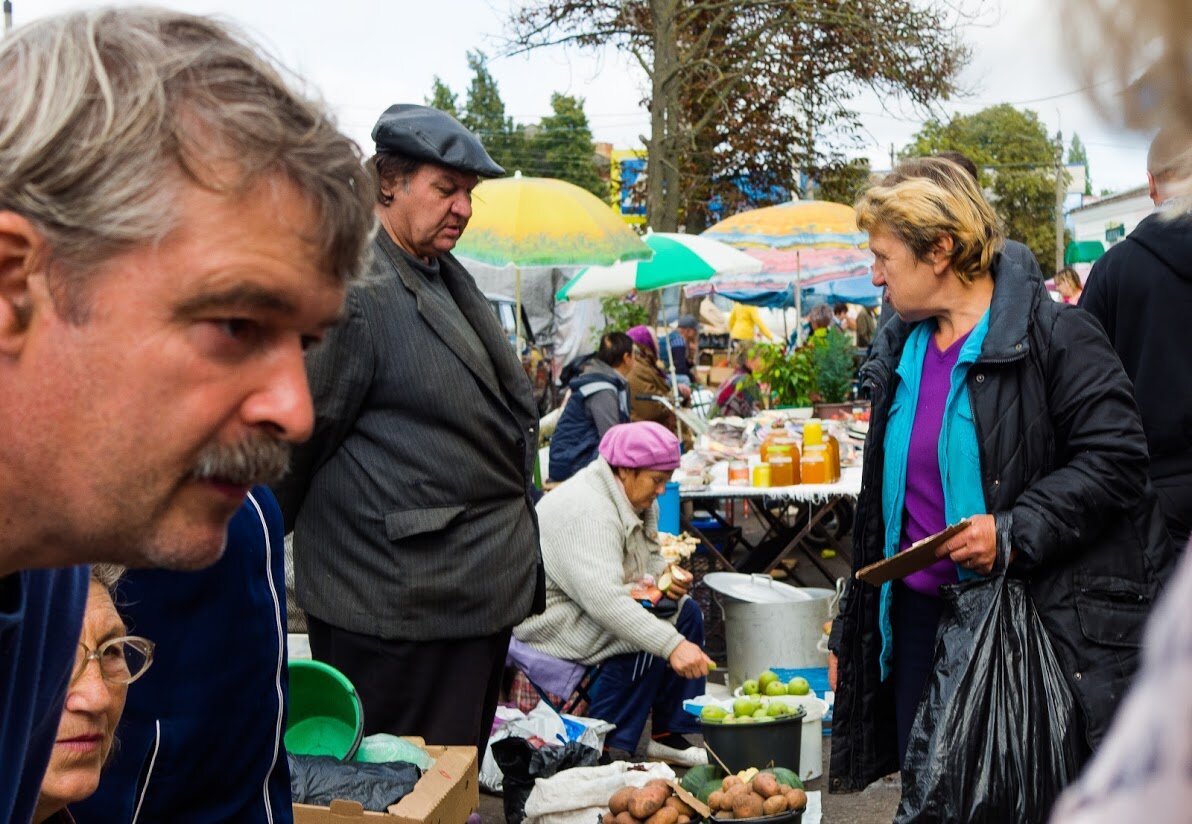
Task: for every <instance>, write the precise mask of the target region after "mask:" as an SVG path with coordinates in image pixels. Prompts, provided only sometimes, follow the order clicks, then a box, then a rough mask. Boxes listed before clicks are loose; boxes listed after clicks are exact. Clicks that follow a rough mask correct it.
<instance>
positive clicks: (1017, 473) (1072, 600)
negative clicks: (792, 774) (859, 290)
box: [829, 255, 1174, 792]
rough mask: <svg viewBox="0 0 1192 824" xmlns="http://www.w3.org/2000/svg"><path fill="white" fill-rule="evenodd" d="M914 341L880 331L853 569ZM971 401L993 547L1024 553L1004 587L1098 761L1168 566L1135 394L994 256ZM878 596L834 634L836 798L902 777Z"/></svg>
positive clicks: (1081, 330)
mask: <svg viewBox="0 0 1192 824" xmlns="http://www.w3.org/2000/svg"><path fill="white" fill-rule="evenodd" d="M911 328H912V326H911V325H910V324H907V323H904V322H903V321H901V320H899V319H895V320H894V321H892V322H890V323H888V324H887V325H886V326H884V327H883V328H882V330H881V332H880V333H879V335H878V338H877V340H876V341H875V342H874V351H873V356H872V358H871V359H870V361H869V362H868V363H867V364H866V366H865V368H864V370H863V375H864V379H865V384H866V385H867V386H868V387H869V389H870V392H871V397H872V401H873V418H872V421H871V423H870V429H869V437H868V441H867V443H866V451H865V466H864V469H863V481H862V492H861V497H860V500H859V501H858V505H857V520H856V527H855V529H854V532H853V552H854V558H853V563H854V568H855V569H859V568H860V567H862V566H865V565H866V564H869V563H872V562H874V561H877V560H880V559H881V558H882V554H883V550H882V543H883V539H884V533H885V530H884V527H883V522H882V512H881V499H882V495H881V483H882V463H883V452H882V446H881V445H882V443H883V440H884V438H885V430H886V420H887V416H888V414H889V411H890V404H891V401H892V400H893V397H894V382H895V380H896V377H895V369H896V367H897V366H898V361H899V358H900V357H901V355H902V349H903V346H904V344H905V342H906V339H907V336H908V335H909V333H910V330H911ZM968 389H969V395H970V399H971V403H972V409H973V419H974V424H975V427H976V430H977V437H978V441H979V444H980V461H981V477H982V479H983V482H984V487H985V489H984V491H985V499H986V501H987V502H988V504H989V511H990V512H991V513H993V514H994V515H995V517H996V518H997V519H998V522H999V535H1004V534H1005V531H1004V528H1005V527H1008V529H1009V532H1008V534H1009V539H1010V542H1011V546H1012V547H1013V548H1014V549H1017V550H1018V557H1017V560H1016V561H1015V563H1014V564H1013V565H1012V566H1011V574H1016V575H1021V576H1024V577H1026V578H1027V579H1028V580H1029V581H1030V583H1031V594H1032V596H1033V598H1034V601H1035V605H1036V607H1037V609H1038V612H1039V615H1040V616H1041V618H1042V621H1043V623H1044V625H1045V627H1046V629H1047V631H1048V634H1049V636H1050V637H1051V640H1052V642H1053V644H1054V646H1055V649H1056V652H1057V654H1058V655H1059V657H1060V661H1061V664H1062V666H1063V668H1064V671H1065V672H1066V673H1067V675H1068V682H1069V684H1070V685H1071V687H1072V689H1073V692H1074V693H1075V695H1076V699H1077V702H1078V704H1079V706H1080V708H1081V710H1082V713H1083V715H1084V732H1085V738H1086V741H1087V742H1088V744H1089V746H1090V747H1092V746H1094V745H1095V744H1096V743H1097V742H1098V741H1099V740H1100V738H1101V737H1102V736H1103V735H1104V733H1105V731H1106V728H1107V726H1108V724H1109V721H1110V719H1111V717H1112V715H1113V712H1114V709H1115V708H1116V707H1117V704H1118V702H1119V701H1120V699H1121V697H1122V694H1123V692H1124V691H1125V689H1126V686H1127V682H1128V680H1129V678H1130V676H1131V674H1132V673H1133V671H1134V668H1135V665H1136V662H1137V658H1138V651H1139V650H1138V647H1139V640H1140V637H1141V634H1142V628H1143V624H1144V622H1145V619H1146V616H1147V613H1148V612H1149V610H1150V606H1151V603H1152V602H1153V600H1154V598H1155V596H1156V594H1157V593H1158V590H1159V588H1160V586H1161V584H1162V582H1163V581H1165V580H1166V578H1167V577H1168V575H1169V573H1170V571H1171V566H1172V561H1173V559H1174V549H1173V547H1172V545H1171V542H1170V540H1169V539H1168V537H1167V533H1166V531H1165V529H1164V526H1163V519H1162V516H1161V515H1160V514H1159V510H1158V508H1157V504H1156V501H1155V496H1154V492H1153V491H1152V490H1151V488H1150V485H1149V482H1148V481H1147V451H1146V440H1145V438H1144V436H1143V432H1142V424H1141V422H1140V420H1139V416H1138V409H1137V407H1136V406H1135V404H1134V399H1133V396H1132V393H1131V390H1130V382H1129V380H1128V379H1127V378H1126V375H1125V373H1124V372H1123V370H1122V365H1121V362H1120V361H1119V360H1118V358H1117V356H1116V355H1115V354H1114V352H1113V349H1112V348H1111V347H1110V346H1109V342H1108V341H1107V340H1106V338H1105V335H1104V333H1103V332H1102V331H1101V329H1100V327H1099V326H1098V325H1097V323H1096V321H1094V320H1093V319H1092V318H1091V317H1090V316H1089V315H1088V314H1087V313H1086V312H1084V311H1083V310H1081V309H1077V308H1075V307H1071V306H1063V305H1061V304H1058V303H1055V302H1054V301H1052V300H1051V299H1050V298H1049V297H1047V294H1046V292H1045V291H1044V290H1043V286H1042V282H1041V281H1040V279H1039V277H1038V276H1037V275H1034V274H1032V273H1028V272H1027V271H1026V270H1024V269H1023V268H1022V267H1020V266H1019V265H1018V264H1017V263H1015V262H1013V261H1009V260H1008V259H1007V258H1005V257H1003V256H1000V255H999V256H998V258H997V261H996V262H995V264H994V293H993V301H992V304H991V306H990V318H989V332H988V334H987V336H986V338H985V341H984V344H983V345H982V348H981V355H980V357H979V359H978V360H977V362H976V363H975V364H974V365H973V366H972V368H971V369H970V370H969V373H968ZM879 593H880V590H879V589H878V588H877V587H873V586H869V585H867V584H860V583H858V582H856V581H853V582H851V586H850V587H849V590H848V592H847V593H846V596H845V599H844V600H843V601H842V604H841V615H840V618H839V619H838V620H837V622H836V623H837V625H836V628H835V632H834V633H833V645H832V646H833V649H835V650H836V652H837V654H838V656H839V681H838V688H837V691H836V706H835V711H834V712H835V714H834V721H833V730H832V766H831V781H830V784H829V788H830V790H831V791H833V792H849V791H854V790H860V789H862V788H864V787H865V786H866V785H867V784H869V783H870V782H871V781H873V780H875V779H877V778H879V777H881V776H883V775H886V774H888V773H891V772H894V771H896V770H897V769H898V756H897V752H896V743H895V733H894V702H893V693H892V690H891V688H890V684H889V683H884V684H883V683H882V682H881V679H880V675H879V668H878V658H879V655H880V651H881V634H880V630H879V628H878V600H879ZM1022 734H1023V735H1029V734H1030V731H1029V730H1026V729H1024V730H1022Z"/></svg>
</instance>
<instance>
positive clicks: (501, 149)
mask: <svg viewBox="0 0 1192 824" xmlns="http://www.w3.org/2000/svg"><path fill="white" fill-rule="evenodd" d="M468 68H470V69H471V70H472V82H471V84H470V85H469V86H468V97H467V108H466V110H465V111H464V112H463V114H462V116H461V117H460V122H461V123H463V124H464V125H465V126H467V127H468V128H469V129H471V130H472V131H473V132H475V133H476V136H477V137H479V138H480V142H481V143H483V144H484V148H485V149H487V150H488V153H489V154H490V155H492V159H493V160H495V161H497V163H499V164H501V166H503V167H504V168H505V171H506V172H508V173H510V174H512V173H513V172H515V171H517V170H518V169H521V168H522V167H523V166H526V165H528V164H529V162H530V161H531V158H532V154H531V152H530V150H529V147H528V145H527V141H526V139H525V132H524V129H523V128H522V127H518V126H514V124H513V118H511V117H506V116H505V102H504V101H503V100H502V99H501V92H500V89H498V88H497V81H496V80H495V79H494V78H493V76H492V73H490V72H489V70H488V58H487V57H486V56H485V55H484V52H481V51H474V52H472V51H470V52H468Z"/></svg>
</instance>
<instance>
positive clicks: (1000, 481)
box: [993, 478, 1002, 486]
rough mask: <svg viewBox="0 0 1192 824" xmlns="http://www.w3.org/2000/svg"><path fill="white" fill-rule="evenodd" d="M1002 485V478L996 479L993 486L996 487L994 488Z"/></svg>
mask: <svg viewBox="0 0 1192 824" xmlns="http://www.w3.org/2000/svg"><path fill="white" fill-rule="evenodd" d="M1001 483H1002V479H1001V478H994V479H993V485H994V486H1001Z"/></svg>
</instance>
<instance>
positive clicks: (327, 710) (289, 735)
mask: <svg viewBox="0 0 1192 824" xmlns="http://www.w3.org/2000/svg"><path fill="white" fill-rule="evenodd" d="M363 737H364V708H363V707H362V706H361V705H360V696H359V695H357V694H356V688H355V687H353V686H352V682H351V681H349V680H348V678H347V676H345V675H344V674H343V673H342V672H340V671H339V670H337V669H336V668H335V667H333V666H330V665H328V664H324V663H323V662H322V661H308V660H302V659H295V660H293V661H290V707H289V716H288V720H287V722H286V737H285V742H286V750H287V751H288V752H291V753H293V754H294V755H330V756H332V757H333V758H338V759H340V760H341V761H349V760H351V758H352V756H353V755H355V753H356V749H357V747H359V746H360V739H361V738H363Z"/></svg>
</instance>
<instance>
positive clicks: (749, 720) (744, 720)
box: [737, 715, 757, 724]
mask: <svg viewBox="0 0 1192 824" xmlns="http://www.w3.org/2000/svg"><path fill="white" fill-rule="evenodd" d="M756 722H757V719H756V718H754V717H753V716H752V715H744V716H741V717H740V718H738V719H737V723H738V724H754V723H756Z"/></svg>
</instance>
